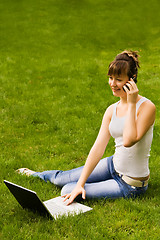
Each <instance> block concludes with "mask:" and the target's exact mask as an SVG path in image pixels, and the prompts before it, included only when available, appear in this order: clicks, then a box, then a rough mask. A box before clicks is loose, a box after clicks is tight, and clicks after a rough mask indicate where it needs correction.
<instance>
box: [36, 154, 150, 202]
mask: <svg viewBox="0 0 160 240" xmlns="http://www.w3.org/2000/svg"><path fill="white" fill-rule="evenodd" d="M112 158H113V156H111V157H107V158H104V159H102V160H100V161H99V163H98V164H97V166H96V167H95V169H94V170H93V172H92V173H91V175H90V176H89V177H88V179H87V181H86V184H85V186H84V188H85V190H86V198H88V199H92V198H110V199H116V198H130V197H137V196H139V195H141V194H142V193H144V192H145V191H146V190H147V188H148V186H145V187H133V186H130V185H128V184H127V183H125V182H124V181H123V180H122V179H121V177H120V176H119V175H118V174H117V173H116V171H115V169H114V165H113V161H112ZM82 169H83V166H82V167H78V168H75V169H72V170H68V171H60V170H51V171H44V172H36V173H34V174H33V175H32V176H37V177H39V178H41V179H43V180H45V181H46V182H47V181H50V182H51V183H53V184H55V185H56V186H59V187H62V191H61V195H64V194H67V193H70V192H71V191H72V190H73V189H74V188H75V186H76V183H77V181H78V179H79V177H80V175H81V172H82Z"/></svg>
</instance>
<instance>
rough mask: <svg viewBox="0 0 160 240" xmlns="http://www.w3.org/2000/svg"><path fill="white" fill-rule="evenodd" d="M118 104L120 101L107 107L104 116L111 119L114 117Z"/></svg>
mask: <svg viewBox="0 0 160 240" xmlns="http://www.w3.org/2000/svg"><path fill="white" fill-rule="evenodd" d="M117 104H118V102H116V103H113V104H111V105H110V106H109V107H107V109H106V111H105V114H104V117H109V118H110V119H111V118H112V115H113V111H114V109H115V107H116V105H117Z"/></svg>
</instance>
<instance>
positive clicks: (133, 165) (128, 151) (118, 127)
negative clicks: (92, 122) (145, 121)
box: [109, 97, 154, 177]
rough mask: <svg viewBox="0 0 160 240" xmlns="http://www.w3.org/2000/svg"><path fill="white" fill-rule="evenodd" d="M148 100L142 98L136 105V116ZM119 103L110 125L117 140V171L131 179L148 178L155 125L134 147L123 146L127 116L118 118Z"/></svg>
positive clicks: (114, 159) (115, 164) (111, 132)
mask: <svg viewBox="0 0 160 240" xmlns="http://www.w3.org/2000/svg"><path fill="white" fill-rule="evenodd" d="M147 100H148V99H147V98H145V97H142V98H141V99H140V100H139V101H138V102H137V104H136V116H137V111H138V109H139V107H140V105H141V104H142V103H143V102H145V101H147ZM118 103H119V102H116V103H115V104H114V109H113V115H112V119H111V122H110V124H109V131H110V134H111V136H112V137H113V138H114V139H115V153H114V156H113V163H114V167H115V170H116V171H117V172H118V173H120V174H123V175H127V176H130V177H146V176H148V175H149V166H148V165H149V156H150V149H151V143H152V139H153V125H154V124H153V125H152V126H151V127H150V128H149V130H148V131H147V133H146V134H145V135H144V136H143V138H142V139H141V140H140V141H139V142H137V143H136V144H134V145H133V146H132V147H124V146H123V129H124V124H125V119H126V116H124V117H117V115H116V112H117V111H116V109H117V105H118Z"/></svg>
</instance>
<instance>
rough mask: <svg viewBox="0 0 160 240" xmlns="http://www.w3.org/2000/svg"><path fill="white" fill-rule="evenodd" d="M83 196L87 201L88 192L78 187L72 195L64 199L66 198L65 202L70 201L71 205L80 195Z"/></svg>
mask: <svg viewBox="0 0 160 240" xmlns="http://www.w3.org/2000/svg"><path fill="white" fill-rule="evenodd" d="M80 194H81V195H82V198H83V199H85V198H86V191H85V189H84V188H83V187H81V186H78V185H77V186H76V187H75V188H74V189H73V191H72V192H71V193H68V194H65V195H63V196H62V197H64V202H65V201H66V200H67V199H68V202H67V205H69V204H71V203H72V202H73V201H74V199H75V198H76V197H77V196H78V195H80Z"/></svg>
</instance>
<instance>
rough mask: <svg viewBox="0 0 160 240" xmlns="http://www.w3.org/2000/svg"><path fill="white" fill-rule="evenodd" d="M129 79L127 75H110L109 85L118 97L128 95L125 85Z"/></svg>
mask: <svg viewBox="0 0 160 240" xmlns="http://www.w3.org/2000/svg"><path fill="white" fill-rule="evenodd" d="M128 81H129V77H128V76H127V75H119V76H118V75H115V76H113V75H112V76H110V77H109V85H110V87H111V90H112V92H113V95H114V96H116V97H121V96H124V95H126V93H125V91H124V90H123V86H124V85H125V84H126V82H128Z"/></svg>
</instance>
